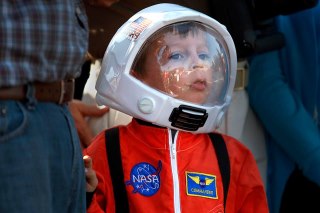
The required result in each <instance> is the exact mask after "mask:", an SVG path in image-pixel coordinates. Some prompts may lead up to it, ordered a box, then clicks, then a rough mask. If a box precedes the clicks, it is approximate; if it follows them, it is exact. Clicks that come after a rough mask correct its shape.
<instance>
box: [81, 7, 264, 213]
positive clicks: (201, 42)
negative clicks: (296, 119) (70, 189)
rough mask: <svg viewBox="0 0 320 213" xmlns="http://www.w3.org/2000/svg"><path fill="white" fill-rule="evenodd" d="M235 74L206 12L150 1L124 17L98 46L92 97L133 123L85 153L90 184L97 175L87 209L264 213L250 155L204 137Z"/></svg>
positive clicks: (222, 34)
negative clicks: (106, 42)
mask: <svg viewBox="0 0 320 213" xmlns="http://www.w3.org/2000/svg"><path fill="white" fill-rule="evenodd" d="M235 70H236V52H235V47H234V44H233V41H232V39H231V37H230V35H229V33H228V32H227V31H226V29H225V28H224V26H222V25H220V24H219V23H218V22H216V21H215V20H213V19H212V18H210V17H208V16H206V15H204V14H201V13H199V12H196V11H194V10H190V9H188V8H184V7H181V6H178V5H173V4H158V5H154V6H151V7H149V8H146V9H144V10H142V11H140V12H138V13H137V14H136V15H134V16H133V17H132V18H130V19H129V21H128V22H126V23H125V24H124V25H123V26H122V27H121V28H120V29H119V30H118V32H117V33H116V35H115V36H114V37H113V39H112V40H111V42H110V44H109V46H108V48H107V50H106V53H105V56H104V59H103V65H102V70H101V72H100V75H99V78H98V82H97V84H96V88H97V102H98V103H100V104H102V105H107V106H111V107H113V108H115V109H117V110H120V111H122V112H124V113H127V114H129V115H131V116H133V120H132V122H131V123H129V124H128V125H126V126H119V127H116V128H113V129H111V130H110V129H109V130H107V131H106V132H105V131H104V132H101V133H100V134H99V135H98V136H97V137H96V138H95V139H94V141H93V143H92V144H91V145H90V146H89V147H88V148H87V149H86V150H85V151H84V154H86V155H89V156H90V157H91V158H92V161H93V169H94V171H95V172H96V176H95V175H92V174H94V172H93V171H92V170H91V167H90V166H89V170H88V171H89V172H90V177H88V182H90V181H91V180H95V181H96V179H95V177H97V178H98V186H97V188H96V189H95V190H93V188H92V187H91V189H90V190H88V191H94V194H93V197H92V200H91V204H90V206H89V208H88V212H108V213H109V212H139V213H143V212H148V213H149V212H161V213H162V212H183V213H184V212H192V213H193V212H228V213H232V212H237V213H238V212H239V213H240V212H243V213H257V212H259V213H266V212H268V208H267V202H266V196H265V192H264V188H263V183H262V181H261V178H260V175H259V171H258V169H257V166H256V163H255V160H254V158H253V156H252V154H251V153H250V151H249V150H248V149H247V148H246V147H244V146H243V145H241V143H240V142H238V141H237V140H236V139H234V138H231V137H229V136H226V135H223V136H221V135H219V134H213V133H212V132H213V131H214V130H215V129H216V128H217V127H218V126H219V123H220V122H221V119H222V117H223V114H224V112H225V111H226V108H227V107H228V105H229V103H230V99H231V94H232V89H233V86H234V80H235ZM220 136H221V137H220ZM221 147H222V148H221ZM92 172H93V173H92ZM91 186H92V185H91Z"/></svg>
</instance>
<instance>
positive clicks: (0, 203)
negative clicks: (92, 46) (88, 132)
mask: <svg viewBox="0 0 320 213" xmlns="http://www.w3.org/2000/svg"><path fill="white" fill-rule="evenodd" d="M88 2H89V3H91V4H95V5H100V6H101V5H102V6H109V5H110V4H111V3H113V2H115V1H110V0H97V1H88ZM0 10H1V13H0V18H1V22H0V49H1V51H0V76H1V78H0V162H1V165H0V176H1V178H0V188H1V190H0V212H10V213H16V212H19V213H20V212H32V213H37V212H41V213H42V212H59V213H62V212H76V213H79V212H85V176H84V165H83V162H82V153H81V149H80V146H79V145H80V143H79V138H78V135H77V131H76V128H75V125H74V122H73V118H72V116H71V114H70V112H69V109H68V106H67V104H68V102H69V101H71V100H72V98H73V92H74V78H76V77H77V76H79V74H80V72H81V66H82V64H83V62H84V56H85V53H86V52H87V48H88V23H87V16H86V11H85V8H84V5H83V2H82V1H80V0H74V1H64V0H57V1H42V0H35V1H27V2H26V1H22V0H17V1H13V0H3V1H1V2H0Z"/></svg>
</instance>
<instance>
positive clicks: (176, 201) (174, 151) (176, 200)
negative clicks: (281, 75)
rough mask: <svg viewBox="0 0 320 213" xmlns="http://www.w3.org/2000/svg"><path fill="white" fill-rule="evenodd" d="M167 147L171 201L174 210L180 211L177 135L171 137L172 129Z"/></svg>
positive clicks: (176, 212)
mask: <svg viewBox="0 0 320 213" xmlns="http://www.w3.org/2000/svg"><path fill="white" fill-rule="evenodd" d="M168 131H169V147H170V160H171V172H172V178H173V202H174V212H175V213H180V212H181V210H180V187H179V185H180V182H179V176H178V165H177V143H176V142H177V137H178V132H176V134H175V135H174V137H172V136H173V135H172V133H173V132H172V131H171V130H170V129H169V130H168Z"/></svg>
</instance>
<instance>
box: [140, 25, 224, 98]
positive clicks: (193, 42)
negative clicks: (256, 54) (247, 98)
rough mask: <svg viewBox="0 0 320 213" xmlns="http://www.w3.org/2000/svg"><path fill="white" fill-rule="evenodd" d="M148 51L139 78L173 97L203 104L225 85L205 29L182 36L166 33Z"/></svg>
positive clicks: (176, 33) (218, 92)
mask: <svg viewBox="0 0 320 213" xmlns="http://www.w3.org/2000/svg"><path fill="white" fill-rule="evenodd" d="M145 54H146V55H145V60H144V64H143V70H144V71H143V72H141V73H139V74H138V76H137V78H139V79H140V80H142V81H143V82H144V83H145V84H147V85H149V86H151V87H152V88H155V89H157V90H160V91H162V92H165V93H167V94H169V95H170V96H172V97H175V98H178V99H181V100H184V101H188V102H192V103H196V104H204V103H205V102H206V101H207V99H208V96H209V95H210V93H212V90H221V88H222V85H221V84H223V83H224V77H225V76H224V72H223V71H222V70H221V69H219V68H218V69H215V70H214V67H215V64H214V58H213V57H217V55H214V54H213V53H212V50H210V49H209V47H208V35H207V34H206V33H205V32H204V31H202V30H197V31H189V32H187V33H186V34H184V35H183V36H182V35H179V34H178V32H167V33H165V34H164V35H163V36H160V37H159V38H158V39H156V40H155V41H153V42H152V43H151V45H150V46H149V47H148V49H147V50H146V53H145ZM213 75H214V76H213ZM215 93H217V94H220V91H215ZM211 96H212V95H211Z"/></svg>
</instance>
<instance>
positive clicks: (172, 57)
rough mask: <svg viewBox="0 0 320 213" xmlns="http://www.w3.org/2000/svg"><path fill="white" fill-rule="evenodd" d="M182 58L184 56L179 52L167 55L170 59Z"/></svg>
mask: <svg viewBox="0 0 320 213" xmlns="http://www.w3.org/2000/svg"><path fill="white" fill-rule="evenodd" d="M183 58H184V56H183V55H182V54H181V53H172V54H171V55H170V56H169V59H172V60H179V59H183Z"/></svg>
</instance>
